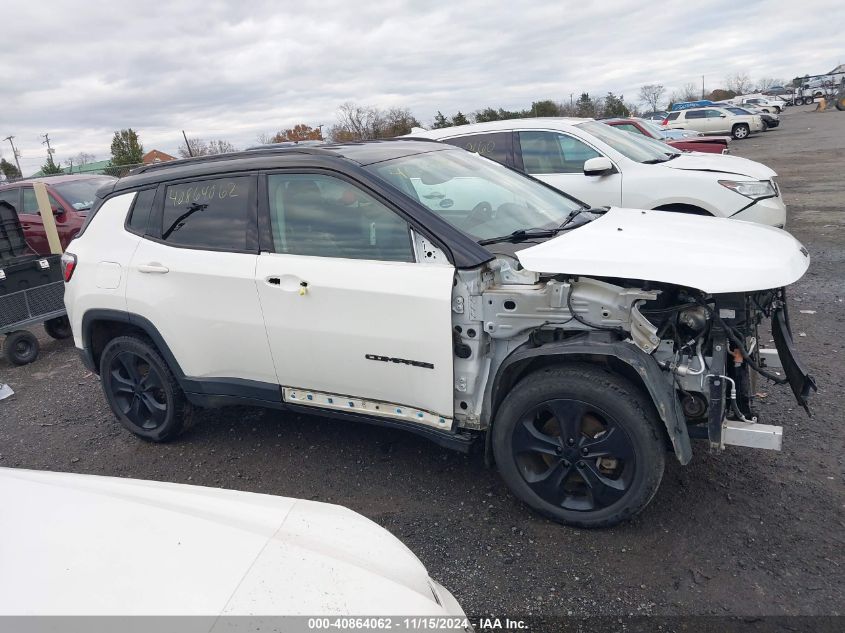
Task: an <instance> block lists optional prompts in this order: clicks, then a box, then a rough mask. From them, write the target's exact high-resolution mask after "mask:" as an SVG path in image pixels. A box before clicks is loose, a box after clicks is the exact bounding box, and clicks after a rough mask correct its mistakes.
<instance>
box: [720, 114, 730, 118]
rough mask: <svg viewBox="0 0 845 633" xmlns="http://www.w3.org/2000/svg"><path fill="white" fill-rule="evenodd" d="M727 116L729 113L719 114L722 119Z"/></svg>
mask: <svg viewBox="0 0 845 633" xmlns="http://www.w3.org/2000/svg"><path fill="white" fill-rule="evenodd" d="M726 116H728V115H727V114H720V115H719V118H720V119H724V118H725V117H726Z"/></svg>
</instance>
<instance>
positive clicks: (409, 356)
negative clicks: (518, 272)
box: [255, 172, 454, 428]
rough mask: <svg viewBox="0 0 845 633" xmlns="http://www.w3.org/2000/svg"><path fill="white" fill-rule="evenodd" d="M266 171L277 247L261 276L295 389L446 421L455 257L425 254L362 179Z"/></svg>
mask: <svg viewBox="0 0 845 633" xmlns="http://www.w3.org/2000/svg"><path fill="white" fill-rule="evenodd" d="M266 183H267V186H266V192H267V193H266V194H265V195H266V198H267V200H266V208H267V213H269V216H270V218H269V220H270V222H269V225H270V228H271V231H272V242H273V252H262V253H261V254H260V256H259V257H258V265H257V268H256V273H255V280H256V284H257V287H258V294H259V297H260V300H261V307H262V310H263V312H264V319H265V323H266V330H267V338H268V339H269V342H270V348H271V350H272V354H273V360H274V361H275V367H276V375H277V377H278V382H279V384H280V385H282V387H283V390H284V395H285V400H286V401H289V402H297V403H300V404H304V405H312V406H319V407H323V408H334V409H344V410H349V411H353V412H355V411H363V412H365V413H368V414H374V415H383V416H389V417H394V418H396V417H398V418H407V419H408V420H410V421H414V422H420V423H427V424H431V425H433V426H435V427H438V426H446V425H447V424H448V423H449V421H450V420H451V418H452V414H453V390H452V389H453V388H452V375H453V367H452V329H451V296H452V295H451V293H452V282H453V277H454V268H453V267H452V266H451V265H450V264H448V263H440V264H430V263H417V262H416V259H415V256H414V247H413V242H412V238H411V231H410V227H409V225H408V223H407V222H406V221H405V220H404V219H403V218H402V217H400V215H399V214H398V213H397V212H396V211H394V210H393V209H391V208H390V207H389V206H388V205H387V204H386V203H384V202H382V201H380V200H379V199H377V198H376V197H375V196H373V195H371V194H370V193H368V192H366V191H364V190H363V189H361V188H360V187H359V186H357V185H356V184H352V183H350V182H348V181H346V180H344V179H342V178H340V177H338V176H334V175H329V174H324V173H303V172H297V173H291V172H284V173H271V174H268V175H267V176H266ZM446 428H448V426H446Z"/></svg>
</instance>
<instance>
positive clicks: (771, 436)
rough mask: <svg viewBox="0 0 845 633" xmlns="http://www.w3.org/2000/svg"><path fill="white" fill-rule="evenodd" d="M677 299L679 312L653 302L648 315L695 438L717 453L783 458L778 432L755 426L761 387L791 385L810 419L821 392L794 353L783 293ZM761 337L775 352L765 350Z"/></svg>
mask: <svg viewBox="0 0 845 633" xmlns="http://www.w3.org/2000/svg"><path fill="white" fill-rule="evenodd" d="M667 294H668V293H667ZM679 294H680V296H677V297H676V298H675V299H676V300H677V299H681V300H682V303H681V304H680V305H678V304H676V305H674V306H666V307H664V306H662V305H660V303H663V302H653V303H652V304H651V305H649V306H646V307H644V308H643V314H644V315H645V316H647V317H649V318H650V319H651V321H652V323H654V324H655V325H656V326H657V327H658V332H659V337H660V339H661V341H660V346H659V349H658V350H657V351H656V352H655V353H654V357H655V359H656V360H657V362H658V364H660V366H661V367H662V368H663V369H664V370H666V371H667V372H669V373H670V374H671V375H672V379H673V380H674V382H675V385H676V388H677V392H678V396H679V399H680V401H681V406H682V408H683V412H684V417H685V418H686V420H687V423H688V430H689V434H690V437H693V438H694V437H699V438H703V439H707V440H708V441H709V442H710V445H711V447H713V448H724V446H725V445H738V446H749V447H753V448H766V449H773V450H780V448H781V438H782V430H781V427H779V426H772V425H767V424H761V423H759V422H758V415H757V411H756V408H755V400H756V399H757V397H758V394H759V388H758V383H759V382H760V381H761V380H768V381H771V382H773V383H775V384H779V385H782V384H789V385H790V387H791V388H792V391H793V393H794V395H795V398H796V400H797V401H798V404H800V405H801V406H802V407H803V408H804V409H805V410H806V411H807V413H808V414H809V412H810V410H809V403H808V398H809V396H810V394H811V392H813V391H815V390H816V383H815V380H814V379H813V377H812V376H811V375H810V374H809V373H808V372H807V370H806V369H805V367H804V366H803V364H802V363H801V361H800V360H799V359H798V357H797V355H796V353H795V348H794V343H793V340H792V333H791V331H790V327H789V317H788V312H787V305H786V295H785V291H784V289H782V288H781V289H776V290H767V291H758V292H750V293H732V294H716V295H710V296H696V295H695V294H693V293H691V294H687V293H684V292H682V293H679ZM664 296H665V295H664ZM664 302H665V299H664ZM769 327H770V328H771V338H769V336H768V332H767V330H768V329H769ZM763 337H765V340H771V341H773V342H774V344H775V347H774V348H767V347H764V346H763V344H762V341H763V340H764V338H763Z"/></svg>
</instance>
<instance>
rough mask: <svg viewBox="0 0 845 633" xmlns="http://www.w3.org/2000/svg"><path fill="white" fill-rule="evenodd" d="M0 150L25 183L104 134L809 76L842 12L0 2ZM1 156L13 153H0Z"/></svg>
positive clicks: (253, 132)
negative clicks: (739, 75)
mask: <svg viewBox="0 0 845 633" xmlns="http://www.w3.org/2000/svg"><path fill="white" fill-rule="evenodd" d="M0 23H2V25H3V26H2V41H3V47H2V54H0V138H5V137H6V136H8V135H10V134H13V135H15V137H16V138H15V142H16V144H17V145H18V148H19V150H20V151H21V154H22V156H21V166H22V167H23V171H24V173H25V174H29V173H32V172H33V171H35V170H37V169H38V168H39V166H40V165H41V164H42V163H43V162H44V160H45V158H46V148H45V147H43V146H42V145H41V141H42V140H43V138H42V137H41V136H40V135H41V134H44V133H45V132H48V133H49V134H50V138H51V141H52V143H53V146H54V147H55V149H56V154H55V156H56V159H57V162H58V161H64V160H65V159H66V158H68V157H70V156H73V155H75V154H77V153H78V152H80V151H85V152H89V153H91V154H94V155H95V156H96V157H97V158H98V159H106V158H108V157H109V145H110V142H111V137H112V134H113V132H114V130H117V129H120V128H124V127H132V128H134V129H136V130H137V131H138V132H139V134H140V137H141V141H142V143H143V145H144V149H145V150H150V149H154V148H155V149H161V150H163V151H166V152H169V153H172V154H175V153H176V149H177V147H178V145H179V142H180V140H181V136H180V135H181V132H180V130H182V129H185V130H186V131H187V133H188V135H189V136H196V137H200V138H205V139H210V138H222V139H227V140H229V141H231V142H232V143H234V144H235V145H236V146H238V147H244V146H246V145H249V144H253V143H255V142H256V137H257V135H258V134H259V133H261V132H275V131H277V130H279V129H283V128H285V127H290V126H292V125H293V124H295V123H299V122H303V123H307V124H309V125H312V126H316V125H318V124H321V123H322V124H325V125H326V126H331V124H332V123H333V122H334V121H335V112H336V109H337V106H338V105H339V104H341V103H343V102H345V101H354V102H357V103H361V104H365V105H374V106H378V107H390V106H407V107H409V108H410V109H411V110H412V111H413V113H414V114H415V115H416V116H417V118H418V119H420V120H421V121H422V122H423V123H424V124H425V125H428V124H430V122H431V120H432V118H433V116H434V114H435V113H436V112H437V110H441V111H443V113H444V114H447V115H449V114H453V113H454V112H456V111H457V110H462V111H463V112H464V113H470V112H473V111H475V110H478V109H480V108H483V107H485V106H495V107H505V108H524V107H527V106H529V105H530V104H531V101H533V100H538V99H545V98H551V99H555V100H557V101H568V100H569V95H570V93H575V98H576V99H577V95H578V94H579V93H580V92H582V91H589V92H590V93H591V94H594V95H604V94H605V93H606V92H607V91H613V92H615V93H617V94H619V93H622V94H624V95H625V98H626V100H628V101H636V97H637V93H638V91H639V87H640V86H641V85H642V84H645V83H662V84H664V85H665V86H666V87H667V90H668V91H669V92H671V90H672V89H673V88H680V87H681V86H683V85H684V84H686V83H689V82H692V83H695V84H696V85H701V77H702V75H704V81H705V85H706V86H707V87H708V89H710V88H714V87H717V86H718V85H720V84H723V83H724V78H725V77H726V75H728V74H730V73H733V72H747V73H748V74H749V75H750V76H751V77H752V78H759V77H778V78H783V79H786V80H788V79H791V78H792V77H794V76H796V75H804V74H807V73H809V74H819V73H824V72H827V71H829V70H830V69H831V68H833V67H834V66H836V65H837V64H839V63H841V62H845V39H843V32H842V27H843V25H845V2H843V1H842V0H800V1H799V0H761V1H753V0H751V1H740V2H737V0H725V1H722V0H709V1H708V2H706V3H687V2H673V1H664V2H643V1H642V0H635V1H633V2H622V1H618V0H604V1H602V2H591V1H589V0H586V1H585V0H578V1H577V2H575V1H572V0H551V1H549V2H531V3H529V2H525V3H523V2H518V1H515V0H511V1H509V2H481V1H469V0H461V1H456V0H451V1H449V2H438V1H435V0H417V1H411V0H394V1H392V2H379V1H377V0H369V1H367V2H351V1H344V2H307V3H306V2H304V1H302V0H300V1H299V2H282V1H279V0H275V1H266V2H265V1H259V0H251V1H248V2H247V1H244V0H239V1H236V2H223V1H219V2H217V1H211V0H185V1H181V2H180V1H173V2H156V3H146V2H119V1H115V0H111V1H108V2H94V1H91V0H85V1H75V2H70V1H68V2H48V1H46V0H26V1H22V2H19V1H18V0H3V2H2V4H0ZM0 150H1V151H2V152H3V154H2V155H3V156H4V157H6V159H7V160H11V159H12V152H11V149H10V147H9V144H8V142H7V141H4V142H3V143H2V145H0Z"/></svg>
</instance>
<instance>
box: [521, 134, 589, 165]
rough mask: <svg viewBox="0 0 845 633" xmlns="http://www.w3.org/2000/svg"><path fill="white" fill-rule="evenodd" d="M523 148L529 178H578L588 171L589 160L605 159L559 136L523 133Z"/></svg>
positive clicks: (579, 144)
mask: <svg viewBox="0 0 845 633" xmlns="http://www.w3.org/2000/svg"><path fill="white" fill-rule="evenodd" d="M519 146H520V149H521V151H522V162H523V165H524V166H525V171H526V172H528V173H529V174H574V173H578V172H582V171H583V170H584V163H585V162H586V161H587V160H589V159H590V158H596V157H598V156H601V154H599V153H598V152H597V151H596V150H594V149H593V148H592V147H590V146H589V145H587V144H585V143H583V142H581V141H580V140H578V139H576V138H574V137H572V136H569V135H567V134H558V133H557V132H520V133H519Z"/></svg>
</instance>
